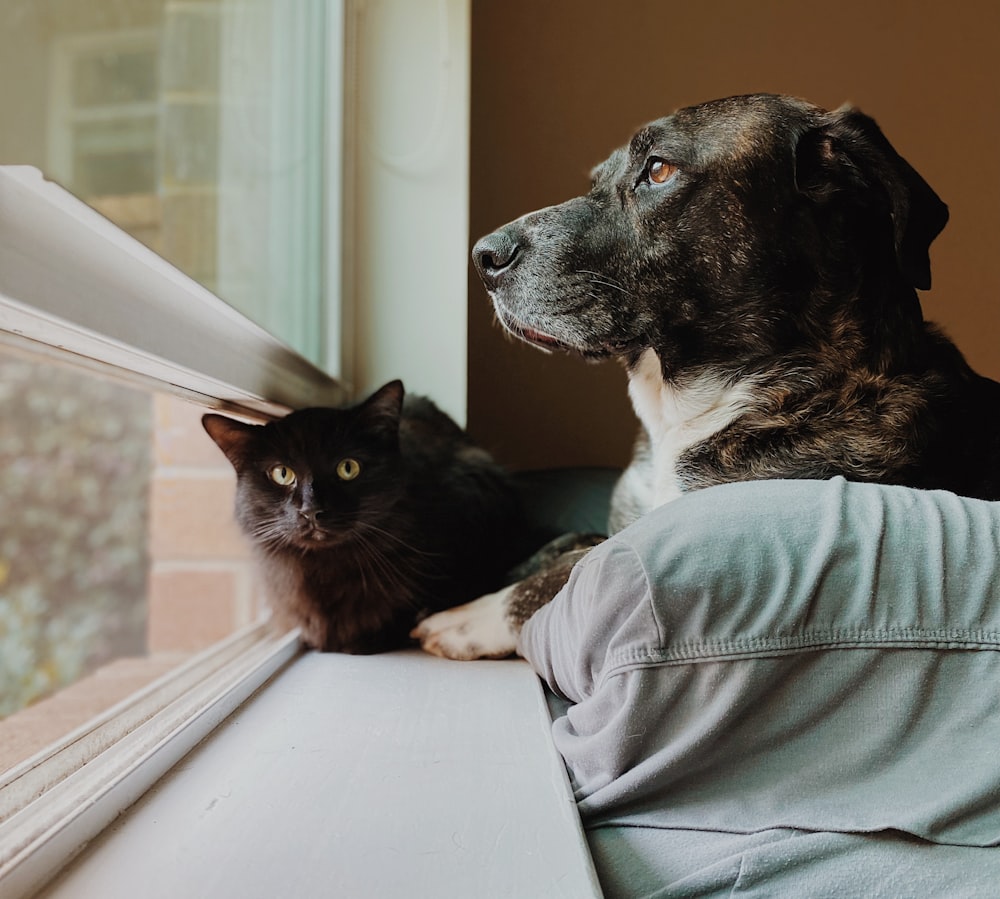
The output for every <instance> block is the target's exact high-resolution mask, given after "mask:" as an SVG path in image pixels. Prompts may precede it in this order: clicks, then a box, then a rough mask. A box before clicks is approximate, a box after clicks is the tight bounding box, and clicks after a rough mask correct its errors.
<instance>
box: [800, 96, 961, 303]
mask: <svg viewBox="0 0 1000 899" xmlns="http://www.w3.org/2000/svg"><path fill="white" fill-rule="evenodd" d="M795 181H796V185H797V186H798V189H799V190H800V191H802V192H803V193H805V194H807V195H809V196H811V197H813V198H814V199H817V200H823V199H825V198H827V197H829V196H831V195H832V194H833V193H835V192H839V191H841V190H848V191H851V190H855V191H856V190H859V189H860V190H866V191H871V190H873V189H875V190H880V191H881V192H882V194H883V195H884V197H885V199H886V201H887V202H888V211H889V214H890V215H891V216H892V225H893V233H894V236H895V247H896V259H897V260H898V262H899V267H900V270H901V271H902V273H903V275H904V276H905V277H906V278H907V280H908V281H909V282H910V283H911V284H912V285H913V286H914V287H916V288H918V289H920V290H928V289H930V286H931V261H930V255H929V250H930V245H931V242H932V241H933V240H934V238H935V237H937V236H938V234H940V233H941V229H942V228H944V226H945V224H946V223H947V221H948V207H947V206H946V205H945V204H944V203H943V202H942V201H941V199H940V197H938V195H937V194H936V193H934V191H933V190H932V189H931V187H930V185H929V184H928V183H927V182H926V181H924V179H923V178H921V177H920V175H919V174H917V172H916V170H915V169H914V168H913V167H912V166H911V165H910V164H909V163H908V162H907V161H906V160H905V159H903V157H902V156H900V155H899V154H898V153H897V152H896V150H895V149H894V148H893V146H892V144H890V143H889V141H888V140H887V139H886V137H885V135H884V134H882V131H881V129H880V128H879V127H878V125H876V124H875V121H874V119H871V118H869V117H868V116H866V115H865V114H864V113H862V112H860V111H859V110H857V109H854V108H853V107H850V106H844V107H841V108H840V109H838V110H836V111H834V112H831V113H828V114H827V115H826V116H825V121H824V122H823V123H822V124H821V125H820V126H819V127H817V128H814V129H812V130H810V131H807V132H806V133H805V134H804V135H802V137H800V138H799V141H798V143H797V145H796V148H795Z"/></svg>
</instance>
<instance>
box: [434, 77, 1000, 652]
mask: <svg viewBox="0 0 1000 899" xmlns="http://www.w3.org/2000/svg"><path fill="white" fill-rule="evenodd" d="M947 219H948V211H947V207H946V206H945V205H944V203H942V202H941V200H940V199H939V198H938V196H937V195H936V194H935V193H934V191H933V190H932V189H931V188H930V187H929V186H928V184H927V183H926V182H925V181H924V179H923V178H921V176H920V175H919V174H917V172H916V171H915V170H914V169H913V168H912V167H911V166H910V165H909V164H908V163H907V162H906V161H905V160H904V159H903V158H902V157H901V156H900V155H899V154H898V153H897V152H896V150H895V149H894V148H893V147H892V145H891V144H890V143H889V141H888V140H887V139H886V138H885V136H884V135H883V134H882V132H881V130H880V129H879V127H878V126H877V125H876V123H875V122H874V121H873V120H872V119H871V118H869V117H868V116H866V115H864V114H863V113H861V112H860V111H858V110H857V109H854V108H851V107H843V108H841V109H838V110H835V111H832V112H828V111H826V110H823V109H820V108H819V107H816V106H814V105H811V104H809V103H806V102H804V101H802V100H798V99H795V98H791V97H783V96H776V95H770V94H756V95H748V96H739V97H730V98H728V99H723V100H717V101H714V102H710V103H705V104H702V105H699V106H694V107H690V108H686V109H681V110H679V111H677V112H676V113H674V114H673V115H671V116H668V117H667V118H664V119H660V120H658V121H655V122H653V123H651V124H650V125H647V126H646V127H644V128H642V129H640V130H639V131H638V132H637V133H636V134H635V135H634V136H633V137H632V139H631V141H630V142H629V144H628V145H627V146H625V147H622V148H621V149H618V150H616V151H615V152H614V153H612V154H611V156H610V157H609V158H608V159H607V160H606V161H605V162H604V163H602V164H601V165H600V166H598V167H597V168H596V169H595V170H594V172H593V179H592V184H591V188H590V191H589V192H588V193H586V194H585V195H583V196H581V197H577V198H575V199H571V200H569V201H567V202H565V203H562V204H561V205H558V206H553V207H549V208H546V209H542V210H539V211H537V212H533V213H530V214H528V215H525V216H523V217H522V218H519V219H517V220H516V221H514V222H512V223H510V224H508V225H505V226H504V227H502V228H500V229H499V230H498V231H496V232H494V233H493V234H490V235H488V236H486V237H484V238H483V239H482V240H480V241H479V242H478V243H477V245H476V247H475V249H474V251H473V259H474V262H475V265H476V268H477V269H478V271H479V274H480V276H481V277H482V280H483V283H484V284H485V286H486V288H487V290H488V291H489V293H490V295H491V297H492V299H493V305H494V309H495V311H496V316H497V318H498V319H499V321H500V322H501V323H502V324H503V326H504V327H505V328H506V329H507V330H508V331H510V332H511V333H512V334H514V335H516V336H517V337H519V338H521V339H523V340H526V341H528V342H529V343H532V344H534V345H536V346H539V347H540V348H542V349H545V350H550V351H551V350H556V349H560V350H567V351H571V352H575V353H577V354H579V355H581V356H584V357H587V358H605V357H615V358H618V359H620V360H621V361H622V362H623V363H624V365H625V367H626V369H627V371H628V373H629V393H630V396H631V398H632V401H633V405H634V406H635V409H636V412H637V414H638V416H639V419H640V421H641V423H642V429H641V434H640V438H639V441H638V442H637V447H636V453H635V456H634V459H633V463H632V464H631V465H630V467H629V468H628V469H627V470H626V472H625V474H624V475H623V476H622V479H621V481H620V482H619V485H618V487H617V488H616V491H615V496H614V500H613V511H612V520H611V529H612V530H617V529H619V528H621V527H622V526H624V525H626V524H628V523H629V522H630V521H631V520H634V519H635V518H636V517H638V516H639V515H641V514H643V513H644V512H646V511H648V510H649V509H651V508H654V507H655V506H658V505H660V504H662V503H664V502H668V501H670V500H671V499H674V498H676V497H677V496H679V495H681V494H682V493H684V492H687V491H690V490H695V489H698V488H701V487H707V486H709V485H713V484H721V483H726V482H730V481H742V480H751V479H767V478H829V477H832V476H834V475H842V476H844V477H845V478H848V479H850V480H856V481H869V482H878V483H891V484H904V485H909V486H913V487H920V488H938V489H945V490H950V491H953V492H956V493H959V494H963V495H966V496H972V497H979V498H983V499H990V500H996V499H1000V385H998V384H997V383H996V382H994V381H991V380H989V379H987V378H984V377H981V376H979V375H977V374H976V373H975V372H973V371H972V369H971V368H970V367H969V365H968V364H967V363H966V362H965V360H964V359H963V357H962V355H961V353H960V352H959V351H958V349H957V348H956V347H955V345H954V344H953V343H952V342H951V341H950V340H948V339H947V338H946V337H945V336H944V335H943V334H942V333H941V331H939V330H938V329H937V328H936V327H934V326H933V325H931V324H929V323H927V322H926V321H924V318H923V315H922V312H921V308H920V302H919V300H918V296H917V291H918V290H927V289H929V287H930V283H931V276H930V260H929V247H930V244H931V242H932V241H933V240H934V238H935V237H936V236H937V235H938V233H939V232H940V231H941V229H942V228H943V227H944V226H945V223H946V222H947ZM563 569H565V566H562V567H561V568H560V569H559V573H558V574H556V573H555V572H551V571H550V572H549V573H548V574H547V575H546V574H545V573H544V572H543V573H542V574H541V575H540V577H545V578H547V582H546V588H545V590H539V589H537V588H534V589H533V588H531V586H530V583H529V585H528V586H525V587H520V586H517V585H515V587H513V588H511V589H510V590H508V591H501V593H500V594H493V599H492V603H491V604H489V603H485V601H484V600H477V602H478V603H481V604H482V606H481V607H478V608H477V609H476V610H475V611H476V614H475V615H468V614H464V613H465V611H466V610H467V609H468V608H469V607H459V609H457V610H452V611H450V612H446V613H442V616H441V617H439V616H433V617H432V618H430V619H428V620H427V621H425V622H424V624H423V625H422V630H421V631H420V632H419V633H418V636H419V637H420V638H421V640H422V642H423V644H424V646H425V648H427V649H429V650H430V651H432V652H437V653H439V654H442V655H448V656H451V657H459V658H469V657H475V656H477V655H501V654H504V651H505V650H506V652H510V651H512V650H513V649H514V641H515V640H516V635H517V632H518V630H519V628H520V624H521V623H523V620H525V619H526V617H527V615H528V614H530V611H529V610H528V609H527V608H526V604H525V602H523V601H520V600H519V599H518V591H519V590H521V591H522V592H523V593H525V594H530V595H531V596H532V597H533V598H534V597H536V596H537V599H538V606H540V605H541V604H543V603H544V601H545V600H546V597H545V596H544V593H545V592H546V591H549V592H548V598H551V596H552V595H553V593H552V592H551V590H552V586H553V583H555V582H557V581H559V579H560V577H561V578H563V579H565V572H564V570H563ZM473 605H474V604H473ZM488 605H489V606H490V609H491V611H490V612H489V613H488V614H487V613H486V612H485V611H484V610H485V608H486V607H487V606H488ZM538 606H536V608H537V607H538ZM463 615H464V617H463ZM444 616H451V617H448V618H445V617H444ZM491 616H492V617H491ZM498 617H502V618H503V622H502V625H501V624H500V623H498Z"/></svg>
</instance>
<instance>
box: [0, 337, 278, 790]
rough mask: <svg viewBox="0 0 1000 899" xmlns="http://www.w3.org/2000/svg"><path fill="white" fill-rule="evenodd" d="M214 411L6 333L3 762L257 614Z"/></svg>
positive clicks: (1, 398) (0, 562)
mask: <svg viewBox="0 0 1000 899" xmlns="http://www.w3.org/2000/svg"><path fill="white" fill-rule="evenodd" d="M204 411H205V410H204V409H203V408H201V407H200V406H197V405H194V404H192V403H189V402H187V401H184V400H181V399H178V398H175V397H172V396H167V395H163V394H153V393H149V392H145V391H142V390H138V389H136V388H134V387H130V386H125V385H123V384H121V383H119V382H117V381H114V380H109V379H106V378H103V377H98V376H96V375H93V374H91V373H89V372H84V371H82V370H77V369H75V368H73V367H69V366H64V365H62V364H58V363H54V362H53V361H51V360H50V359H41V358H36V357H33V356H31V355H29V354H27V353H24V352H23V351H21V350H12V349H8V348H5V347H4V346H3V345H2V344H0V509H3V515H2V516H0V718H6V720H0V771H2V770H4V769H5V768H7V767H9V766H10V765H12V764H14V763H16V762H17V761H20V760H21V759H22V758H25V757H27V756H28V755H30V754H31V753H32V752H34V751H37V750H39V749H41V748H43V747H44V746H46V745H48V744H49V743H50V742H52V741H53V740H54V739H56V738H57V737H59V736H61V735H62V734H63V733H65V732H67V731H69V730H71V729H72V728H73V727H74V726H77V725H79V724H83V723H84V722H85V721H87V720H88V719H89V718H91V717H92V716H93V715H95V714H96V713H97V712H98V711H100V710H101V709H102V708H107V707H110V706H111V705H114V704H115V703H116V702H117V701H119V700H121V699H123V698H124V697H125V696H126V695H128V693H130V692H132V691H133V690H134V689H137V688H138V687H140V686H142V685H143V684H144V683H145V682H148V681H151V680H153V679H154V678H155V677H157V676H158V675H160V674H162V673H164V671H166V670H169V669H170V668H171V667H173V666H174V665H176V664H178V663H179V662H181V661H183V660H184V659H186V658H188V657H189V656H190V655H191V654H192V653H194V652H197V651H198V650H201V649H203V648H205V647H207V646H210V645H211V644H213V643H215V642H216V641H218V640H220V639H222V638H223V637H226V636H227V635H229V634H230V633H233V632H234V631H235V630H237V629H239V628H241V627H244V626H246V625H248V624H250V623H252V622H253V621H254V620H256V619H257V618H258V617H259V615H260V613H261V611H262V609H263V603H262V600H261V597H260V595H259V593H258V588H257V584H256V579H255V578H254V576H253V569H252V563H251V562H250V559H249V554H248V551H247V547H246V545H245V543H244V541H243V539H242V536H241V535H240V534H239V532H238V530H237V528H236V525H235V523H234V522H233V516H232V508H233V489H234V485H235V478H234V476H233V471H232V469H231V467H230V466H229V463H228V462H227V461H226V459H225V457H224V456H223V455H222V454H221V453H220V452H219V451H218V449H217V447H216V446H215V444H214V443H213V442H212V441H211V440H210V439H209V438H208V436H207V435H206V434H205V433H204V431H203V429H202V427H201V416H202V414H203V413H204ZM70 684H75V686H74V687H73V688H72V689H71V690H70V691H68V692H65V693H63V694H59V695H57V696H55V697H53V698H48V697H52V694H54V693H56V691H59V690H61V689H63V688H65V687H66V686H67V685H70ZM33 703H38V705H37V706H34V707H32V708H25V707H28V706H32V704H33ZM21 709H25V711H23V712H20V714H16V713H18V711H19V710H21ZM36 712H37V714H36ZM7 716H10V717H7Z"/></svg>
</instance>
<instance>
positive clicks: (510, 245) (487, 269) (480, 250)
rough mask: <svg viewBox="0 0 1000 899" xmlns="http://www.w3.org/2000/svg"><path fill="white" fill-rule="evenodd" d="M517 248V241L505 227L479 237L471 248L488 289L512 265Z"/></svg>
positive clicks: (473, 257)
mask: <svg viewBox="0 0 1000 899" xmlns="http://www.w3.org/2000/svg"><path fill="white" fill-rule="evenodd" d="M519 249H520V247H519V246H518V243H517V241H516V240H515V239H514V237H513V236H512V235H511V234H510V233H509V231H508V230H507V229H506V228H502V229H501V230H499V231H494V232H493V233H492V234H487V235H486V237H483V238H480V240H479V241H478V242H477V243H476V245H475V246H474V247H473V248H472V260H473V262H475V264H476V270H477V271H478V272H479V277H480V278H482V279H483V283H484V284H485V285H486V286H487V287H488V288H489V289H491V290H492V289H493V288H494V287H496V286H497V284H499V282H500V278H501V277H502V276H503V274H504V272H506V271H509V270H510V269H511V268H512V267H513V265H514V263H515V262H516V261H517V256H518V250H519Z"/></svg>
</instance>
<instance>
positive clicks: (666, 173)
mask: <svg viewBox="0 0 1000 899" xmlns="http://www.w3.org/2000/svg"><path fill="white" fill-rule="evenodd" d="M676 171H677V166H675V165H671V164H670V163H669V162H667V161H666V160H665V159H659V158H657V157H656V156H654V157H653V158H652V159H650V160H649V162H647V163H646V177H647V178H649V180H650V181H651V182H652V183H653V184H666V183H667V182H668V181H669V180H670V179H671V178H673V176H674V173H675V172H676Z"/></svg>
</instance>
